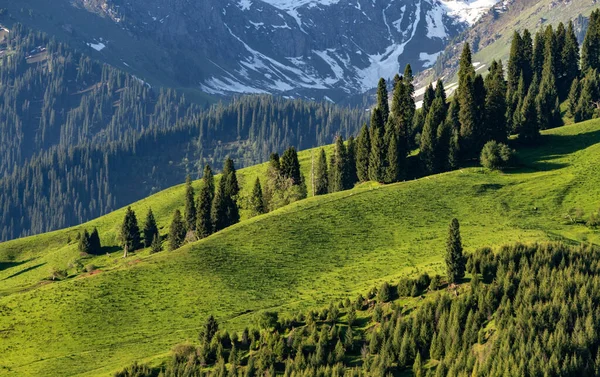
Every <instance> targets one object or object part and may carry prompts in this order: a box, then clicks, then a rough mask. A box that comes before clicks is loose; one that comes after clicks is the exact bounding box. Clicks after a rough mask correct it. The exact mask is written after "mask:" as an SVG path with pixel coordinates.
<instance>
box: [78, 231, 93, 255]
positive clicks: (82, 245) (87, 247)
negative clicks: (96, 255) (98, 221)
mask: <svg viewBox="0 0 600 377" xmlns="http://www.w3.org/2000/svg"><path fill="white" fill-rule="evenodd" d="M78 249H79V252H80V253H86V254H91V252H92V246H91V244H90V234H89V233H88V231H87V229H84V231H83V233H82V234H81V237H79V245H78Z"/></svg>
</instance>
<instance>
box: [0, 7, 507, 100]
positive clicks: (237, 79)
mask: <svg viewBox="0 0 600 377" xmlns="http://www.w3.org/2000/svg"><path fill="white" fill-rule="evenodd" d="M495 2H496V1H495V0H477V1H471V0H418V1H413V0H386V1H382V0H377V1H373V0H337V1H335V0H312V1H308V0H303V1H287V0H262V1H261V0H205V1H201V2H198V1H189V0H168V1H165V0H148V1H141V0H135V1H124V0H56V1H54V2H53V3H52V6H48V4H46V2H44V1H42V0H23V1H20V2H19V3H18V4H16V3H9V4H5V5H3V6H4V7H6V8H5V12H4V16H2V18H0V22H4V23H7V24H10V23H12V22H15V21H19V22H22V23H24V24H26V25H30V26H31V27H34V28H36V29H38V30H42V31H45V32H48V33H50V34H51V35H56V36H58V37H60V38H61V39H64V40H67V41H68V42H69V43H70V44H71V45H72V46H75V47H80V48H82V49H86V50H87V51H88V52H89V53H91V54H92V55H93V56H94V57H98V58H100V59H103V60H104V61H106V62H108V63H109V64H112V65H114V66H116V67H120V68H123V69H125V70H128V71H130V72H131V73H133V74H135V75H136V76H138V77H140V78H142V79H143V80H145V81H147V82H149V83H151V84H154V83H156V84H159V85H166V86H170V87H182V88H187V89H190V90H193V91H198V90H201V91H202V92H204V93H209V94H213V95H222V94H232V93H277V94H281V95H287V96H294V97H298V96H301V97H306V98H318V99H323V98H325V99H330V100H333V101H341V100H342V99H344V98H346V97H348V96H349V95H353V94H358V93H362V92H364V91H366V90H368V89H370V88H372V87H374V86H375V83H376V82H377V80H378V79H379V77H386V78H392V77H393V76H394V74H396V73H398V72H400V71H401V70H403V68H404V65H405V64H407V63H410V64H412V65H413V69H415V70H421V69H423V68H427V67H431V66H432V65H433V64H434V62H435V59H436V57H437V55H438V54H439V53H440V52H441V51H442V50H443V49H444V47H445V46H446V45H447V43H448V42H449V41H450V40H451V39H452V38H454V37H455V36H456V35H458V34H459V33H460V32H461V31H463V30H465V29H466V28H467V27H468V26H470V25H471V24H473V23H475V22H476V21H477V20H478V19H479V17H481V15H483V14H485V13H486V12H487V11H488V10H489V8H491V7H492V6H493V5H494V4H495ZM28 10H29V11H28Z"/></svg>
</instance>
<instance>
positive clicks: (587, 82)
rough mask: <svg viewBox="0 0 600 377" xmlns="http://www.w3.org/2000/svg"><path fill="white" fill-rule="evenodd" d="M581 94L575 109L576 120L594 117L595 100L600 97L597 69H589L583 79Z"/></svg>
mask: <svg viewBox="0 0 600 377" xmlns="http://www.w3.org/2000/svg"><path fill="white" fill-rule="evenodd" d="M581 85H582V87H581V94H580V95H579V101H578V103H577V107H576V109H575V116H574V119H575V122H581V121H584V120H588V119H592V117H593V116H594V107H593V102H595V101H598V100H599V99H600V85H599V80H598V73H597V71H596V70H595V69H588V70H587V74H586V75H585V77H584V78H583V80H582V84H581Z"/></svg>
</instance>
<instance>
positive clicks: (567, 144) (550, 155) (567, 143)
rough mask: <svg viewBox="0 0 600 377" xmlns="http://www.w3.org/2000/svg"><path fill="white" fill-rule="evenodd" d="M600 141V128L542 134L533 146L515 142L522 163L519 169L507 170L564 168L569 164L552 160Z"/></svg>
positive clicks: (517, 171) (518, 171)
mask: <svg viewBox="0 0 600 377" xmlns="http://www.w3.org/2000/svg"><path fill="white" fill-rule="evenodd" d="M598 143H600V130H595V131H590V132H586V133H582V134H577V135H542V137H541V139H540V142H539V143H538V144H537V145H536V146H533V147H522V146H519V144H518V143H515V144H514V145H513V146H514V147H516V148H518V150H519V153H518V157H519V161H520V162H521V163H522V165H521V166H519V167H518V168H517V169H511V170H509V171H507V173H511V172H512V173H520V172H523V171H531V170H533V171H550V170H558V169H562V168H565V167H567V166H569V164H566V163H563V162H552V160H556V159H559V158H562V157H563V156H565V155H568V154H571V153H574V152H577V151H580V150H583V149H586V148H588V147H591V146H592V145H594V144H598Z"/></svg>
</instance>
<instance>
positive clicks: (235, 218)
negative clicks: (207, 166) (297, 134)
mask: <svg viewBox="0 0 600 377" xmlns="http://www.w3.org/2000/svg"><path fill="white" fill-rule="evenodd" d="M290 149H291V150H292V151H291V152H290V156H288V160H286V163H289V162H290V161H291V164H289V165H287V166H288V167H289V166H293V170H288V173H290V174H294V176H289V178H292V179H294V182H298V184H300V183H301V182H302V180H301V175H300V163H299V162H298V154H297V153H296V150H295V149H294V148H290ZM284 157H285V154H284ZM282 160H283V159H282ZM294 160H295V161H294ZM296 165H297V166H296ZM283 166H284V164H283V163H282V167H283ZM282 170H283V169H282ZM296 175H297V176H298V177H299V178H296ZM223 179H224V180H225V196H224V199H225V206H226V214H227V217H226V222H225V223H226V225H225V227H228V226H230V225H233V224H236V223H238V222H239V221H240V211H239V208H238V205H237V195H238V193H239V191H240V187H239V184H238V180H237V175H236V171H235V167H234V165H233V160H232V159H230V158H227V159H226V160H225V166H224V168H223V176H222V177H221V180H223ZM296 179H297V180H296Z"/></svg>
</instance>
